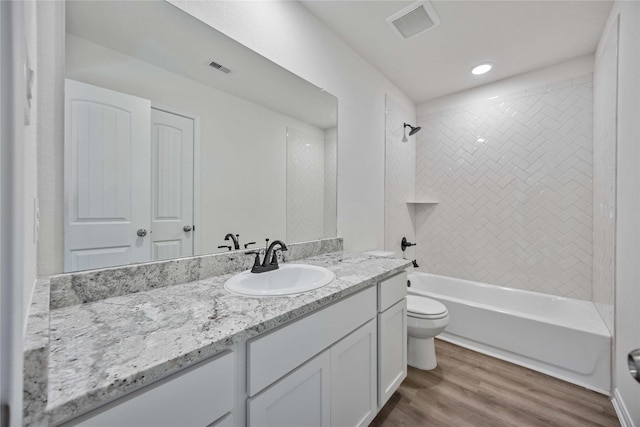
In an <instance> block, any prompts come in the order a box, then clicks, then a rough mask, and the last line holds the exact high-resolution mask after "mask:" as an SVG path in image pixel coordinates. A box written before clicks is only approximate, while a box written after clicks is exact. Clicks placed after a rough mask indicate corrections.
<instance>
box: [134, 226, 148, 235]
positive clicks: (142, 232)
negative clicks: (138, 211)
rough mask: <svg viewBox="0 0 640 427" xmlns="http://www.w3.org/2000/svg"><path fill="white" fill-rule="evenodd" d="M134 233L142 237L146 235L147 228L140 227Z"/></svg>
mask: <svg viewBox="0 0 640 427" xmlns="http://www.w3.org/2000/svg"><path fill="white" fill-rule="evenodd" d="M136 234H137V235H138V236H139V237H144V236H146V235H147V230H145V229H144V228H140V229H139V230H138V232H137V233H136Z"/></svg>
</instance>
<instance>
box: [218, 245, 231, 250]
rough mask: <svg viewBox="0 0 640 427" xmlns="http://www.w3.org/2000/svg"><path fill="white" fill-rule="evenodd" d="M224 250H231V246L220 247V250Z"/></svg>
mask: <svg viewBox="0 0 640 427" xmlns="http://www.w3.org/2000/svg"><path fill="white" fill-rule="evenodd" d="M224 248H227V249H228V250H231V246H225V245H222V246H218V249H224Z"/></svg>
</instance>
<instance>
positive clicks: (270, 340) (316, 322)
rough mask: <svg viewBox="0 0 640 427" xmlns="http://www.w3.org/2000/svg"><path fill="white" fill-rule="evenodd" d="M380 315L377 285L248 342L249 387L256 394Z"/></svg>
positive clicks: (250, 393) (252, 393)
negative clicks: (377, 302)
mask: <svg viewBox="0 0 640 427" xmlns="http://www.w3.org/2000/svg"><path fill="white" fill-rule="evenodd" d="M375 316H376V288H375V287H370V288H367V289H365V290H363V291H361V292H359V293H357V294H355V295H353V296H350V297H348V298H346V299H344V300H342V301H339V302H337V303H335V304H333V305H331V306H329V307H326V308H324V309H322V310H320V311H317V312H315V313H313V314H311V315H309V316H307V317H304V318H302V319H300V320H297V321H295V322H293V323H290V324H287V325H285V326H283V327H281V328H279V329H276V330H275V331H273V332H270V333H267V334H265V335H261V336H260V337H257V338H255V339H254V340H252V341H249V342H248V343H247V390H248V393H249V396H253V395H255V394H256V393H258V392H259V391H260V390H262V389H264V388H265V387H266V386H268V385H269V384H271V383H273V382H274V381H276V380H277V379H279V378H281V377H282V376H284V375H285V374H287V373H288V372H290V371H292V370H293V369H295V368H296V367H298V366H300V365H301V364H302V363H304V362H306V361H307V360H309V359H311V358H312V357H313V356H315V355H316V354H318V353H320V352H321V351H323V350H324V349H326V348H328V347H330V346H331V345H332V344H333V343H335V342H336V341H338V340H339V339H341V338H342V337H344V336H346V335H347V334H349V333H350V332H351V331H353V330H355V329H356V328H358V327H359V326H361V325H363V324H365V323H366V322H367V321H368V320H370V319H373V318H374V317H375Z"/></svg>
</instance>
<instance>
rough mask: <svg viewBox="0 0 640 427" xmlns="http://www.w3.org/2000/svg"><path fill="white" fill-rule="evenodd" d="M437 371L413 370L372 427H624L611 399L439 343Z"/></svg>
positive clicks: (437, 346) (451, 345) (546, 376)
mask: <svg viewBox="0 0 640 427" xmlns="http://www.w3.org/2000/svg"><path fill="white" fill-rule="evenodd" d="M436 353H437V356H438V367H437V368H436V369H434V370H432V371H421V370H419V369H415V368H412V367H409V374H408V376H407V379H406V380H405V381H404V382H403V383H402V385H401V386H400V388H399V389H398V391H397V392H396V393H395V394H394V395H393V396H392V397H391V399H389V401H388V402H387V404H386V405H385V406H384V408H382V410H381V411H380V413H379V414H378V416H377V417H376V418H375V419H374V420H373V422H372V423H371V426H374V427H381V426H384V427H396V426H407V427H409V426H411V427H417V426H430V427H440V426H442V427H445V426H446V427H467V426H468V427H484V426H487V427H488V426H491V427H500V426H505V427H506V426H517V427H529V426H531V427H542V426H544V427H547V426H558V427H573V426H575V427H578V426H579V427H583V426H584V427H588V426H601V427H609V426H620V423H619V422H618V418H617V416H616V413H615V411H614V409H613V405H612V404H611V402H610V401H609V398H608V397H606V396H604V395H601V394H599V393H596V392H593V391H590V390H587V389H585V388H582V387H579V386H576V385H573V384H569V383H567V382H564V381H561V380H558V379H556V378H553V377H550V376H548V375H545V374H541V373H539V372H536V371H532V370H530V369H527V368H523V367H521V366H518V365H514V364H512V363H509V362H505V361H502V360H499V359H495V358H493V357H490V356H486V355H484V354H480V353H476V352H474V351H471V350H467V349H465V348H462V347H458V346H456V345H453V344H450V343H447V342H444V341H440V340H436Z"/></svg>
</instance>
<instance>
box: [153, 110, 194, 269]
mask: <svg viewBox="0 0 640 427" xmlns="http://www.w3.org/2000/svg"><path fill="white" fill-rule="evenodd" d="M193 136H194V135H193V119H190V118H187V117H183V116H179V115H176V114H172V113H168V112H166V111H161V110H157V109H152V110H151V158H152V166H151V181H152V182H151V204H152V205H151V209H152V213H151V218H152V220H151V229H152V230H153V233H152V234H151V241H152V257H153V260H161V259H170V258H178V257H185V256H192V255H193V234H194V232H195V231H194V230H193V227H194V225H193V141H194V139H193Z"/></svg>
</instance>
